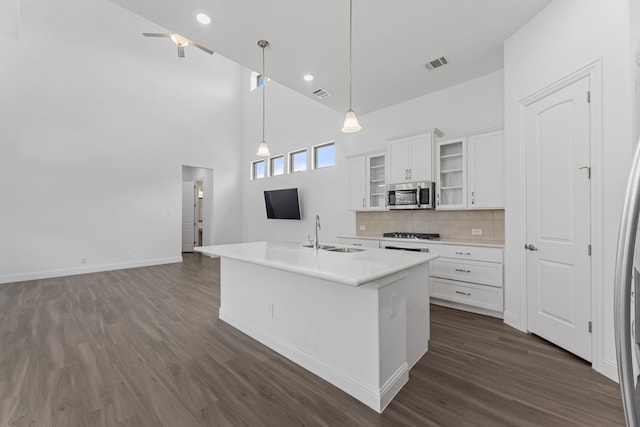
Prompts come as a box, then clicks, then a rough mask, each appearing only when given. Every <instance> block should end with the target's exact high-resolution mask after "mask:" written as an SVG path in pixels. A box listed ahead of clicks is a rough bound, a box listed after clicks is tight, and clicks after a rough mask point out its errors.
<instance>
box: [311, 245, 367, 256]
mask: <svg viewBox="0 0 640 427" xmlns="http://www.w3.org/2000/svg"><path fill="white" fill-rule="evenodd" d="M302 247H303V248H313V245H312V244H310V243H308V244H306V245H302ZM318 249H322V250H323V251H327V252H339V253H343V254H349V253H352V252H362V251H364V249H358V248H349V247H343V246H332V245H318Z"/></svg>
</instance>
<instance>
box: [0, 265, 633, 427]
mask: <svg viewBox="0 0 640 427" xmlns="http://www.w3.org/2000/svg"><path fill="white" fill-rule="evenodd" d="M219 298H220V292H219V263H218V261H217V260H212V259H209V258H206V257H202V256H199V255H185V261H184V263H182V264H172V265H164V266H157V267H146V268H138V269H130V270H119V271H111V272H105V273H96V274H87V275H82V276H71V277H63V278H55V279H47V280H39V281H32V282H23V283H14V284H8V285H3V286H0V425H1V426H12V427H13V426H83V427H86V426H154V427H156V426H171V427H177V426H278V427H286V426H393V427H398V426H491V427H493V426H621V425H624V420H623V415H622V408H621V400H620V392H619V389H618V386H617V384H615V383H614V382H612V381H610V380H608V379H606V378H605V377H604V376H602V375H600V374H597V373H596V372H594V371H593V370H592V369H591V368H590V366H589V365H588V364H586V363H585V362H583V361H582V360H580V359H578V358H576V357H574V356H572V355H570V354H568V353H566V352H564V351H562V350H560V349H558V348H556V347H554V346H552V345H550V344H548V343H546V342H545V341H543V340H541V339H539V338H537V337H535V336H532V335H528V334H523V333H520V332H517V331H516V330H514V329H512V328H509V327H507V326H505V325H504V324H503V323H502V321H500V320H498V319H493V318H489V317H485V316H479V315H474V314H470V313H464V312H459V311H456V310H451V309H446V308H442V307H437V306H432V329H431V332H432V334H431V341H430V344H429V345H430V350H429V352H428V353H427V354H426V355H425V356H424V357H423V358H422V359H421V360H420V362H418V364H417V365H416V366H415V367H414V368H413V369H412V370H411V372H410V379H409V383H408V384H407V385H405V387H404V388H403V389H402V390H401V391H400V393H399V394H398V396H397V397H396V398H395V399H394V400H393V402H391V404H390V405H389V407H388V408H387V409H386V410H385V412H384V413H383V414H382V415H379V414H377V413H376V412H374V411H373V410H371V409H369V408H368V407H366V406H364V405H363V404H361V403H360V402H358V401H357V400H355V399H353V398H352V397H350V396H349V395H347V394H345V393H343V392H342V391H340V390H338V389H337V388H335V387H333V386H332V385H330V384H328V383H326V382H325V381H323V380H321V379H319V378H318V377H316V376H314V375H313V374H310V373H309V372H307V371H305V370H304V369H302V368H300V367H299V366H297V365H295V364H294V363H292V362H289V361H288V360H287V359H285V358H283V357H281V356H279V355H278V354H276V353H274V352H273V351H271V350H270V349H268V348H266V347H264V346H262V345H261V344H258V343H257V342H256V341H254V340H252V339H251V338H249V337H247V336H245V335H243V334H242V333H240V332H238V331H237V330H235V329H234V328H232V327H230V326H228V325H226V324H225V323H224V322H222V321H219V320H218V318H217V311H218V306H219V301H220V299H219Z"/></svg>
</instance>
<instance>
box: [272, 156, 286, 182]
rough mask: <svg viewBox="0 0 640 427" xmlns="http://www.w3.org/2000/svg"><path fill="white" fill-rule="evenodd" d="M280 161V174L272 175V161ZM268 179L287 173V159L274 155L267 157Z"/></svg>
mask: <svg viewBox="0 0 640 427" xmlns="http://www.w3.org/2000/svg"><path fill="white" fill-rule="evenodd" d="M277 159H282V173H279V174H277V175H276V174H274V173H273V162H274V160H277ZM268 163H269V177H274V176H281V175H284V174H286V173H287V159H286V158H285V156H284V154H276V155H275V156H271V157H269V162H268Z"/></svg>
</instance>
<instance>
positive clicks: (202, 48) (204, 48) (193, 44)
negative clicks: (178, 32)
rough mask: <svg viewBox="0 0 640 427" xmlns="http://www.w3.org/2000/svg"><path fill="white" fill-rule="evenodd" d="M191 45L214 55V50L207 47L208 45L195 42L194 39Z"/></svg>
mask: <svg viewBox="0 0 640 427" xmlns="http://www.w3.org/2000/svg"><path fill="white" fill-rule="evenodd" d="M189 44H190V45H191V46H195V47H197V48H198V49H200V50H203V51H205V52H207V53H208V54H209V55H213V53H214V52H213V51H212V50H211V49H207V48H206V47H204V46H202V45H199V44H198V43H194V42H193V41H192V42H191V43H189Z"/></svg>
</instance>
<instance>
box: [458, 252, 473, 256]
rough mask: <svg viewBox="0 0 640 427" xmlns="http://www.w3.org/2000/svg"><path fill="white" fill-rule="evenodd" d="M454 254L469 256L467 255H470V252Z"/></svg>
mask: <svg viewBox="0 0 640 427" xmlns="http://www.w3.org/2000/svg"><path fill="white" fill-rule="evenodd" d="M456 255H465V256H469V255H471V252H456Z"/></svg>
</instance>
